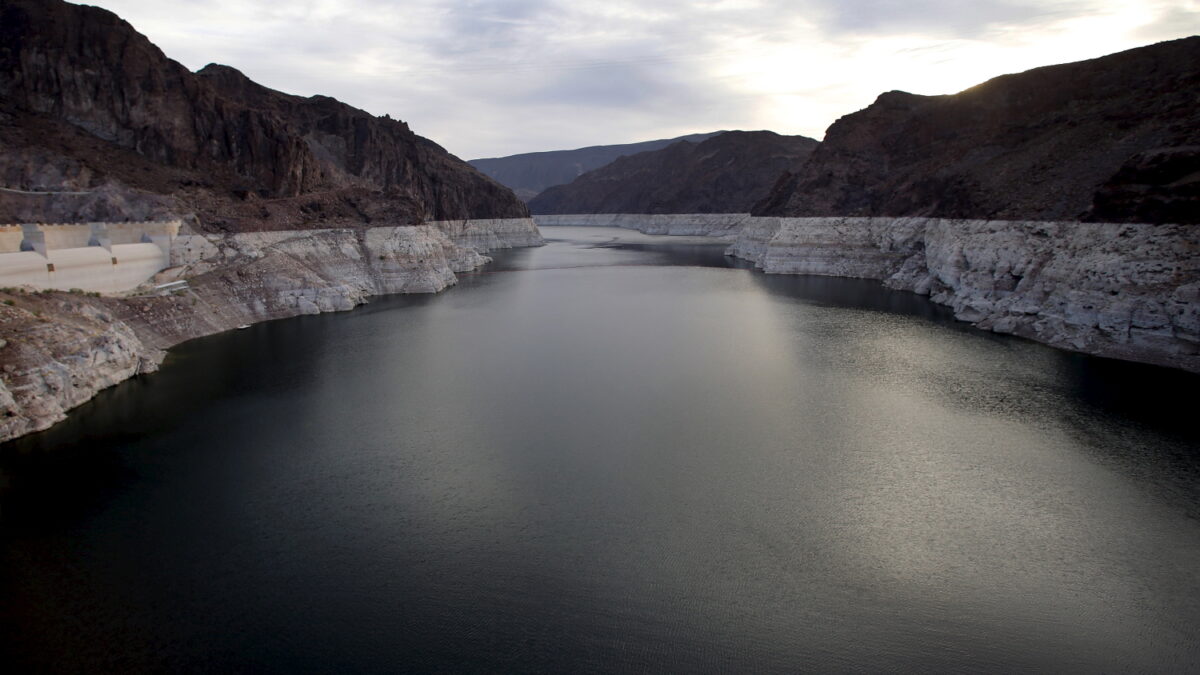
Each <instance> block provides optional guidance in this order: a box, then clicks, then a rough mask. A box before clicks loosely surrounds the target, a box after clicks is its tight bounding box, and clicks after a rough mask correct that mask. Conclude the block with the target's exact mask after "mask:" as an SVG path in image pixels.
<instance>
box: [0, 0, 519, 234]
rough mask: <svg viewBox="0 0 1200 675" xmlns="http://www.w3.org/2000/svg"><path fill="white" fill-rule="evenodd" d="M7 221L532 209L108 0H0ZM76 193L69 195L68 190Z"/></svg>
mask: <svg viewBox="0 0 1200 675" xmlns="http://www.w3.org/2000/svg"><path fill="white" fill-rule="evenodd" d="M0 186H4V187H9V188H17V189H22V190H34V191H59V194H58V195H46V196H40V195H39V196H32V197H31V196H29V195H21V194H18V193H10V192H2V193H0V222H12V221H49V222H55V221H59V220H101V219H106V220H124V219H126V218H147V217H162V216H166V215H172V214H174V215H181V214H188V213H194V214H196V215H197V216H198V217H199V222H200V224H201V226H203V227H205V228H211V229H218V230H255V229H294V228H297V227H330V226H334V225H339V226H346V225H356V224H363V223H370V222H376V223H388V224H393V225H399V224H406V223H416V222H421V221H423V220H443V219H462V218H497V217H524V216H526V215H527V210H526V208H525V205H524V204H523V203H522V202H521V201H520V200H518V199H517V198H516V196H515V195H513V194H512V192H511V191H510V190H508V189H507V188H505V187H503V186H501V185H499V184H497V183H496V182H494V181H493V180H491V179H490V178H488V177H486V176H484V175H483V174H481V173H480V172H478V171H477V170H475V169H474V168H472V167H471V166H469V165H468V164H467V163H466V162H463V161H462V160H460V159H458V158H457V157H454V156H453V155H451V154H450V153H448V152H446V151H445V150H444V149H442V148H441V147H440V146H439V145H437V144H436V143H434V142H433V141H430V140H429V139H426V138H422V137H420V136H418V135H416V134H414V133H413V132H412V131H411V130H409V128H408V125H406V124H405V123H404V122H401V121H398V120H393V119H390V118H388V117H386V116H385V117H374V116H372V115H370V114H369V113H366V112H364V111H362V110H358V109H355V108H352V107H350V106H348V105H346V104H344V103H340V102H338V101H336V100H334V99H332V98H329V97H327V96H312V97H307V98H306V97H301V96H292V95H288V94H284V93H281V92H277V91H272V90H270V89H267V88H266V87H263V86H261V85H258V84H255V83H254V82H252V81H251V80H249V79H248V78H247V77H245V76H244V75H242V74H241V73H240V72H238V71H236V70H234V69H233V68H229V67H227V66H217V65H211V66H208V67H206V68H205V69H203V70H202V71H200V72H199V73H192V72H189V71H188V70H187V69H186V68H184V67H183V66H182V65H180V64H179V63H177V62H175V61H172V60H171V59H169V58H167V57H166V56H165V55H164V54H163V53H162V51H160V50H159V49H158V48H157V47H155V46H154V45H153V44H151V43H150V41H149V40H148V39H146V37H145V36H143V35H141V34H140V33H138V32H137V31H136V30H134V29H133V27H132V26H130V25H129V24H128V23H126V22H125V21H122V20H121V19H120V17H118V16H117V15H115V14H113V13H112V12H109V11H106V10H103V9H100V8H97V7H88V6H82V5H73V4H68V3H65V2H61V1H60V0H0ZM68 193H70V194H68Z"/></svg>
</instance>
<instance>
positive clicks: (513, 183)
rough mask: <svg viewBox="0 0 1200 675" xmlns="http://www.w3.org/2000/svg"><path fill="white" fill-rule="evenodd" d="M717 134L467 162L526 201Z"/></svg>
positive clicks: (532, 153)
mask: <svg viewBox="0 0 1200 675" xmlns="http://www.w3.org/2000/svg"><path fill="white" fill-rule="evenodd" d="M720 133H722V132H720V131H713V132H710V133H707V134H690V135H687V136H680V137H678V138H664V139H660V140H656V141H643V142H641V143H625V144H622V145H593V146H590V147H586V148H579V149H576V150H551V151H548V152H527V153H524V154H520V155H510V156H508V157H492V158H488V159H472V160H470V162H469V163H470V164H471V166H474V167H475V168H476V169H479V170H480V171H482V172H483V173H485V174H487V175H488V176H490V177H491V178H492V179H494V180H496V181H497V182H499V183H500V184H502V185H506V186H508V187H509V188H511V189H512V190H513V192H516V193H517V196H518V197H520V198H521V199H524V200H525V201H529V200H530V199H531V198H533V197H534V196H535V195H537V194H538V193H540V192H541V191H542V190H545V189H546V188H548V187H551V186H553V185H562V184H564V183H570V182H571V181H573V180H575V178H576V176H579V175H580V174H583V173H586V172H588V171H591V170H592V169H597V168H599V167H602V166H604V165H605V164H608V163H609V162H611V161H613V160H614V159H616V158H618V157H621V156H624V155H633V154H637V153H639V152H646V151H648V150H658V149H659V148H665V147H667V146H668V145H670V144H672V143H675V142H678V141H685V140H686V141H693V142H699V141H703V140H704V139H706V138H711V137H712V136H715V135H717V134H720Z"/></svg>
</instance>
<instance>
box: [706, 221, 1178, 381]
mask: <svg viewBox="0 0 1200 675" xmlns="http://www.w3.org/2000/svg"><path fill="white" fill-rule="evenodd" d="M729 252H730V254H732V255H735V256H738V257H741V258H745V259H747V260H751V261H753V262H754V263H755V264H756V265H757V266H759V267H761V268H762V269H763V270H764V271H766V272H769V273H782V274H817V275H825V276H841V277H860V278H867V279H879V280H881V281H882V282H883V283H884V284H886V285H887V286H890V287H892V288H897V289H901V290H909V291H914V292H917V293H920V294H924V295H928V296H929V297H930V298H931V299H932V300H933V301H934V302H938V303H941V304H944V305H948V306H950V307H951V308H953V310H954V313H955V316H957V317H958V318H959V319H962V320H964V321H970V322H972V323H974V324H975V325H977V326H979V327H980V328H985V329H990V330H993V331H996V332H999V333H1011V334H1015V335H1020V336H1023V337H1027V338H1031V339H1033V340H1037V341H1039V342H1043V343H1046V344H1049V345H1053V346H1055V347H1061V348H1064V349H1070V350H1075V351H1082V352H1086V353H1089V354H1097V355H1100V356H1111V357H1115V358H1122V359H1129V360H1133V361H1143V362H1147V363H1155V364H1160V365H1166V366H1173V367H1178V368H1184V369H1186V370H1190V371H1193V372H1200V228H1196V227H1194V226H1187V225H1152V224H1130V223H1078V222H1045V221H987V220H947V219H927V218H751V219H749V221H748V222H747V223H746V225H745V226H744V227H743V228H742V231H741V233H740V235H739V236H738V239H737V241H736V242H735V243H734V245H733V246H732V247H730V249H729Z"/></svg>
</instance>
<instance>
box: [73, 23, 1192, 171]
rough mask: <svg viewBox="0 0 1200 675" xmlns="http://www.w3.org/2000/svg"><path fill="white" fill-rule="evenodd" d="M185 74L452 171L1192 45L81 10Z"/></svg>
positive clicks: (1082, 33)
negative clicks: (278, 93)
mask: <svg viewBox="0 0 1200 675" xmlns="http://www.w3.org/2000/svg"><path fill="white" fill-rule="evenodd" d="M92 4H97V5H100V6H102V7H105V8H107V9H110V10H112V11H114V12H116V13H117V14H119V15H121V17H123V18H124V19H126V20H127V21H129V22H130V23H132V24H133V26H134V27H135V28H137V29H138V30H139V31H141V32H142V33H144V34H145V35H147V36H148V37H149V38H150V40H151V41H153V42H154V43H155V44H157V45H158V46H159V47H161V48H162V49H163V51H165V52H166V54H167V56H170V57H171V58H174V59H176V60H177V61H180V62H181V63H183V64H184V65H185V66H187V67H188V68H191V69H192V70H197V69H199V68H201V67H203V66H204V65H206V64H208V63H212V62H216V63H223V64H226V65H230V66H233V67H235V68H238V69H239V70H241V71H242V72H244V73H246V74H247V75H248V76H250V77H251V78H252V79H254V80H256V81H258V82H260V83H262V84H265V85H267V86H269V87H272V88H274V89H279V90H282V91H286V92H289V93H293V94H302V95H305V96H307V95H311V94H326V95H330V96H334V97H336V98H338V99H340V100H342V101H345V102H347V103H350V104H351V105H354V106H356V107H359V108H364V109H366V110H368V111H370V112H372V113H374V114H377V115H382V114H384V113H388V114H390V115H391V116H392V117H396V118H399V119H402V120H405V121H407V122H408V123H409V125H410V126H411V127H412V129H413V130H414V131H416V132H417V133H419V134H421V135H423V136H428V137H429V138H432V139H433V140H435V141H437V142H438V143H440V144H441V145H443V146H445V147H446V148H447V149H448V150H450V151H451V152H453V153H454V154H456V155H458V156H460V157H462V158H463V159H474V158H477V157H494V156H501V155H509V154H514V153H519V152H531V151H537V150H556V149H565V148H575V147H580V146H585V145H603V144H610V143H627V142H632V141H640V140H648V139H652V138H664V137H672V136H678V135H681V134H685V133H691V132H700V131H712V130H716V129H771V130H773V131H777V132H780V133H787V134H804V135H807V136H812V137H814V138H818V139H819V138H821V137H822V136H823V135H824V133H825V129H826V128H827V127H828V126H829V125H830V124H831V123H832V122H833V121H834V120H836V119H837V118H838V117H839V116H841V115H844V114H846V113H849V112H853V111H855V110H858V109H861V108H863V107H865V106H866V105H868V104H870V103H871V101H873V100H874V99H875V97H876V96H877V95H878V94H879V93H880V92H883V91H888V90H892V89H902V90H905V91H909V92H914V93H919V94H944V93H953V92H956V91H960V90H962V89H964V88H966V87H969V86H971V85H973V84H976V83H978V82H981V81H983V80H986V79H988V78H990V77H993V76H996V75H1001V74H1004V73H1011V72H1018V71H1022V70H1027V69H1029V68H1033V67H1037V66H1041V65H1049V64H1053V63H1064V62H1068V61H1077V60H1080V59H1086V58H1092V57H1096V56H1101V55H1104V54H1109V53H1112V52H1116V51H1121V50H1123V49H1129V48H1132V47H1137V46H1141V45H1146V44H1151V43H1154V42H1159V41H1162V40H1168V39H1172V38H1177V37H1184V36H1187V35H1194V34H1197V33H1200V0H1141V1H1136V0H986V1H984V0H978V1H977V0H638V1H630V0H461V1H455V0H92Z"/></svg>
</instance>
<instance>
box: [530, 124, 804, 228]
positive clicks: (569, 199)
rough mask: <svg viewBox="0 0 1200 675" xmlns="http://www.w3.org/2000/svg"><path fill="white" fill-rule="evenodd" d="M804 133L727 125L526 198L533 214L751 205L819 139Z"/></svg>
mask: <svg viewBox="0 0 1200 675" xmlns="http://www.w3.org/2000/svg"><path fill="white" fill-rule="evenodd" d="M817 145H818V143H817V141H815V140H813V139H811V138H806V137H804V136H781V135H780V134H777V133H774V132H771V131H726V132H725V133H723V134H720V135H717V136H713V137H712V138H708V139H706V140H703V141H701V142H698V143H693V142H690V141H679V142H677V143H672V144H671V145H669V146H667V147H665V148H662V149H660V150H653V151H648V152H639V153H637V154H635V155H629V156H626V157H620V158H618V159H617V160H615V161H614V162H612V163H611V164H606V165H604V166H602V167H600V168H597V169H593V170H592V171H588V172H587V173H585V174H583V175H581V176H579V177H578V178H576V179H575V180H574V181H572V182H570V183H567V184H565V185H555V186H553V187H550V188H548V189H546V191H545V192H542V193H541V194H539V195H538V196H537V197H534V198H533V199H530V200H529V211H530V212H531V213H534V214H543V213H544V214H551V213H555V214H558V213H748V212H749V211H750V207H752V206H754V204H755V203H756V202H758V201H759V200H761V199H763V198H764V197H766V196H767V195H768V194H769V193H770V192H771V189H772V186H774V185H775V184H776V183H777V182H778V180H779V176H780V175H781V174H783V173H785V172H788V171H795V170H797V168H798V167H799V166H800V165H801V164H802V163H803V162H804V160H806V159H807V158H808V157H809V155H810V154H811V153H812V152H813V148H815V147H817Z"/></svg>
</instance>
